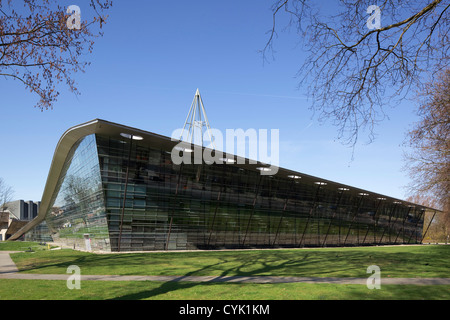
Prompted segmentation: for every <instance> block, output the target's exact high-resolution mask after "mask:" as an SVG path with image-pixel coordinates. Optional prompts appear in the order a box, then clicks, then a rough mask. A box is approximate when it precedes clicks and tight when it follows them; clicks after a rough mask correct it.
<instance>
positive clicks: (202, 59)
mask: <svg viewBox="0 0 450 320" xmlns="http://www.w3.org/2000/svg"><path fill="white" fill-rule="evenodd" d="M271 3H272V1H268V0H245V1H242V0H241V1H238V0H229V1H210V0H209V1H206V0H202V1H197V0H193V1H170V2H169V1H114V5H113V7H112V9H111V10H110V11H109V18H108V22H107V24H106V25H105V26H104V28H103V31H104V36H103V37H102V38H99V39H98V40H97V42H96V45H95V47H94V51H93V53H92V54H91V55H90V56H89V57H88V60H89V61H91V66H89V67H87V69H86V73H84V74H76V75H75V80H76V81H77V83H78V88H79V89H80V91H81V96H78V97H76V96H74V95H73V94H72V93H70V92H69V91H68V89H67V88H66V87H65V86H63V85H61V86H60V87H59V89H60V92H61V95H60V97H59V100H58V102H57V103H56V104H55V105H54V108H53V110H48V111H43V112H41V111H40V110H38V109H36V108H34V105H35V104H36V102H37V100H38V98H37V96H35V95H33V94H31V93H30V92H29V91H27V90H25V89H24V87H23V86H22V85H21V84H20V83H19V82H17V81H12V80H5V79H3V78H1V79H0V96H1V99H0V118H1V120H2V121H1V125H0V146H1V150H2V156H1V157H0V177H2V178H3V179H4V180H5V182H6V183H7V184H8V185H10V186H12V187H13V188H14V190H15V194H14V198H15V199H24V200H35V201H37V200H40V199H41V196H42V193H43V189H44V186H45V182H46V179H47V175H48V171H49V169H50V164H51V161H52V157H53V153H54V150H55V147H56V145H57V142H58V140H59V138H60V137H61V135H62V134H63V133H64V131H66V130H67V129H68V128H70V127H72V126H74V125H77V124H79V123H83V122H86V121H89V120H92V119H95V118H101V119H104V120H108V121H112V122H118V123H121V124H124V125H127V126H131V127H136V128H139V129H143V130H147V131H151V132H155V133H158V134H162V135H166V136H171V133H172V132H173V130H175V129H177V128H180V127H182V126H183V124H184V121H185V118H186V115H187V113H188V111H189V108H190V105H191V102H192V99H193V97H194V94H195V91H196V89H197V88H199V90H200V93H201V95H202V98H203V102H204V103H205V107H206V111H207V115H208V118H209V120H210V124H211V126H212V127H213V128H217V129H219V130H222V131H223V132H225V130H226V129H227V128H228V129H237V128H241V129H244V130H247V129H249V128H254V129H268V130H270V129H279V133H280V155H279V158H280V165H281V166H282V167H284V168H288V169H292V170H296V171H299V172H303V173H306V174H310V175H315V176H318V177H321V178H324V179H328V180H334V181H338V182H341V183H345V184H348V185H351V186H355V187H359V188H363V189H366V190H369V191H373V192H378V193H381V194H385V195H389V196H393V197H397V198H401V199H404V198H405V197H406V195H405V189H404V187H405V186H406V185H407V183H408V182H409V178H408V176H407V173H406V172H404V171H402V166H403V161H402V152H403V149H402V148H403V147H402V146H401V145H402V142H403V141H404V139H405V132H406V130H407V129H408V127H409V126H410V125H411V124H412V122H413V121H415V120H417V119H416V118H415V115H414V112H413V110H414V108H413V106H411V105H408V104H404V105H402V106H400V107H398V108H397V109H394V110H392V111H390V113H389V116H390V120H387V121H386V122H384V123H383V124H382V125H380V126H378V127H377V133H378V136H377V139H376V140H375V141H374V142H372V143H371V144H365V143H364V142H365V140H366V139H365V136H362V137H361V139H360V141H361V143H359V144H358V145H357V146H356V149H355V154H354V159H353V160H352V150H351V149H350V148H349V147H347V146H344V145H342V144H341V143H340V142H339V141H338V140H337V139H336V136H337V130H336V128H335V127H333V126H331V124H330V123H325V124H319V123H318V122H317V120H316V119H315V118H314V117H313V114H312V112H311V111H310V110H309V109H308V106H309V104H308V101H307V99H306V97H305V96H304V93H303V92H302V89H301V88H298V87H297V85H298V79H297V78H296V73H297V71H298V69H299V67H300V66H301V64H302V62H303V61H304V59H305V57H306V56H305V54H304V52H302V47H301V42H299V38H298V35H297V34H296V33H295V32H294V30H291V31H289V30H288V31H286V32H279V34H278V38H277V39H276V42H275V43H274V45H275V50H276V52H275V55H274V57H275V59H274V60H273V61H270V62H269V63H264V61H263V59H262V56H261V55H260V53H259V52H258V51H259V50H261V49H263V48H264V45H265V43H266V41H267V39H268V34H267V31H268V30H269V29H270V28H271V26H272V14H271V11H270V6H271ZM324 3H325V2H324ZM70 4H76V5H78V6H79V7H80V8H81V17H82V18H83V13H86V12H87V11H89V8H88V2H87V1H85V0H71V1H61V5H65V6H68V5H70ZM299 43H300V44H299Z"/></svg>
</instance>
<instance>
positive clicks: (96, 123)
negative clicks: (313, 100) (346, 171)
mask: <svg viewBox="0 0 450 320" xmlns="http://www.w3.org/2000/svg"><path fill="white" fill-rule="evenodd" d="M123 132H125V133H126V132H129V133H133V134H139V135H142V136H144V138H145V140H146V141H151V142H153V143H154V144H155V145H157V146H158V145H159V146H165V147H166V148H167V147H169V146H170V147H171V148H172V147H173V146H174V145H176V144H177V143H178V142H179V141H174V140H172V139H171V138H169V137H166V136H162V135H158V134H155V133H152V132H149V131H144V130H140V129H136V128H132V127H128V126H125V125H121V124H118V123H113V122H109V121H106V120H102V119H94V120H91V121H88V122H85V123H82V124H79V125H76V126H74V127H71V128H69V129H68V130H66V131H65V132H64V133H63V135H62V136H61V138H60V139H59V141H58V144H57V146H56V149H55V152H54V154H53V160H52V163H51V165H50V170H49V173H48V177H47V182H46V184H45V188H44V192H43V195H42V199H41V204H40V208H39V213H38V215H37V217H36V218H34V219H33V220H31V221H30V222H29V223H28V224H26V225H25V226H24V227H22V228H21V229H20V230H18V231H17V232H16V233H15V234H14V235H12V236H11V237H10V238H9V239H8V240H17V239H18V238H19V237H20V236H22V235H23V234H25V233H26V232H28V231H30V230H31V229H32V228H34V227H35V226H37V225H38V224H39V223H41V222H42V221H43V220H44V218H45V215H46V213H47V211H48V209H49V206H50V205H51V198H52V195H53V193H54V190H55V188H56V185H57V183H58V180H59V177H60V175H61V172H62V168H63V166H64V163H65V161H66V158H67V156H68V154H69V152H70V150H71V149H72V147H73V146H74V145H75V143H76V142H77V141H78V140H80V139H81V138H83V137H85V136H88V135H91V134H95V133H100V134H101V133H104V134H116V135H119V134H120V133H123ZM236 157H237V158H239V157H238V156H236ZM258 164H261V162H259V161H258ZM237 166H242V167H247V168H248V169H250V168H249V167H248V166H247V165H237ZM253 170H254V168H253ZM277 174H282V175H292V174H294V175H297V174H298V175H300V176H302V177H304V178H305V179H304V180H306V179H307V180H308V181H324V182H326V183H327V184H329V185H333V186H336V187H346V188H350V189H352V190H354V191H356V192H370V193H371V194H372V195H376V196H378V197H383V198H387V199H389V200H393V201H401V202H402V203H404V204H409V205H414V206H417V207H419V208H422V209H429V210H434V211H437V212H440V210H438V209H434V208H429V207H426V206H422V205H418V204H414V203H411V202H408V201H405V200H400V199H395V198H392V197H389V196H385V195H381V194H379V193H376V192H371V191H367V190H363V189H361V188H357V187H353V186H348V185H345V184H342V183H339V182H334V181H330V180H326V179H322V178H319V177H314V176H310V175H307V174H304V173H300V172H296V171H293V170H289V169H285V168H281V167H280V168H279V171H278V173H277Z"/></svg>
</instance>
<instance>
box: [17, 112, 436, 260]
mask: <svg viewBox="0 0 450 320" xmlns="http://www.w3.org/2000/svg"><path fill="white" fill-rule="evenodd" d="M178 143H179V141H178V142H177V141H173V140H172V139H171V138H169V137H165V136H160V135H157V134H154V133H151V132H147V131H143V130H139V129H135V128H130V127H127V126H124V125H120V124H116V123H111V122H108V121H104V120H100V119H96V120H92V121H90V122H87V123H84V124H80V125H78V126H75V127H72V128H70V129H69V130H67V131H66V132H65V133H64V134H63V136H62V137H61V139H60V140H59V142H58V145H57V147H56V150H55V153H54V157H53V161H52V164H51V167H50V171H49V175H48V179H47V182H46V185H45V190H44V193H43V196H42V199H41V204H40V210H39V214H38V216H37V217H36V218H35V219H34V220H32V221H31V222H30V223H28V224H27V225H26V226H25V227H23V228H22V229H21V230H19V231H18V232H17V233H16V234H14V235H13V236H12V237H11V240H14V239H19V238H20V239H23V238H25V239H26V240H35V241H45V242H52V241H53V242H57V243H62V244H65V245H67V246H71V247H74V248H76V249H77V248H78V249H83V250H85V249H87V250H92V251H106V252H117V251H153V250H196V249H224V248H227V249H233V248H236V249H238V248H239V249H242V248H282V247H290V248H297V247H330V246H365V245H386V244H417V243H421V242H422V239H423V237H424V233H425V232H426V229H427V226H425V227H424V222H423V221H424V215H425V214H427V213H431V214H435V213H436V211H435V210H434V209H431V208H427V207H424V206H420V205H417V204H413V203H408V202H405V201H402V200H398V199H394V198H391V197H388V196H385V195H380V194H376V193H373V192H370V191H366V190H361V189H358V188H355V187H351V186H347V185H343V184H340V183H337V182H333V181H327V180H324V179H321V178H317V177H313V176H310V175H307V174H303V173H299V172H294V171H291V170H287V169H283V168H277V172H276V174H273V175H270V174H263V172H264V171H265V170H264V169H266V168H267V167H266V166H265V165H264V164H262V163H259V162H258V163H255V161H248V159H244V160H245V161H235V160H236V159H237V157H236V158H235V159H234V160H233V161H227V160H229V159H224V161H223V162H222V163H220V162H214V163H207V162H205V161H202V162H201V163H198V162H195V161H192V162H191V164H189V163H185V162H182V163H174V161H172V152H173V149H174V147H176V146H177V144H178ZM180 152H181V153H185V154H184V156H189V157H190V156H191V155H187V154H186V153H187V152H188V150H187V149H185V150H181V151H180ZM192 156H193V155H192ZM241 160H242V159H241ZM269 170H270V169H269Z"/></svg>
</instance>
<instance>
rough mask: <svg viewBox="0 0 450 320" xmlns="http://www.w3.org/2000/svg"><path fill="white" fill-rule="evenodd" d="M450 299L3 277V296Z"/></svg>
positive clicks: (431, 293)
mask: <svg viewBox="0 0 450 320" xmlns="http://www.w3.org/2000/svg"><path fill="white" fill-rule="evenodd" d="M5 299H7V300H109V299H117V300H204V299H208V300H449V299H450V286H449V285H439V286H414V285H386V286H383V285H382V286H381V289H379V290H369V289H367V287H366V286H364V285H336V284H305V283H283V284H244V283H198V282H155V281H133V282H129V281H82V282H81V289H79V290H77V289H73V290H69V289H68V288H67V286H66V282H65V281H60V280H6V279H0V300H5Z"/></svg>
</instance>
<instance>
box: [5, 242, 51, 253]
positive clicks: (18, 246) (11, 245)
mask: <svg viewBox="0 0 450 320" xmlns="http://www.w3.org/2000/svg"><path fill="white" fill-rule="evenodd" d="M30 249H31V250H32V251H41V250H47V249H48V246H47V245H41V244H39V243H37V242H31V241H0V251H28V250H30Z"/></svg>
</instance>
